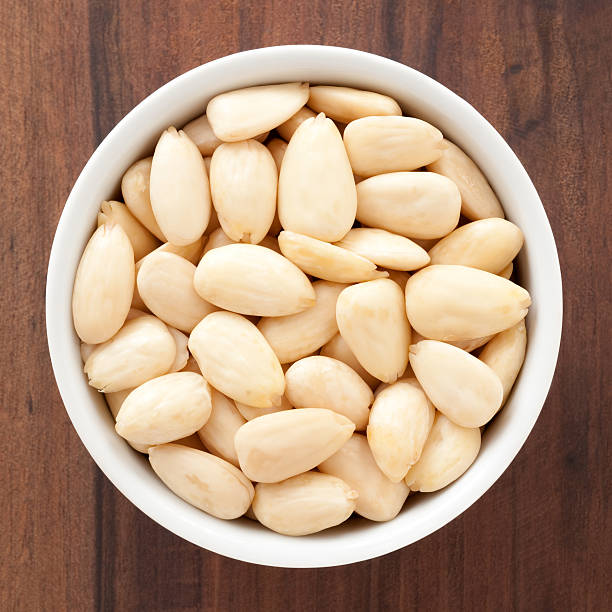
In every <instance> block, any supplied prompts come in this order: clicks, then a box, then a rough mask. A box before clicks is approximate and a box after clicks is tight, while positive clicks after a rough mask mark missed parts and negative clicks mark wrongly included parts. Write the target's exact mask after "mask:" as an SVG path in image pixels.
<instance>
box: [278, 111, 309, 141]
mask: <svg viewBox="0 0 612 612" xmlns="http://www.w3.org/2000/svg"><path fill="white" fill-rule="evenodd" d="M316 116H317V113H315V112H313V111H311V110H310V109H309V108H308V107H307V106H303V107H302V108H300V110H299V111H298V112H297V113H295V115H292V116H291V117H289V119H287V121H285V122H284V123H281V124H280V125H279V126H277V127H276V131H277V132H278V133H279V134H280V136H281V138H284V139H285V141H286V142H289V141H290V140H291V137H292V136H293V134H295V130H297V129H298V128H299V127H300V125H302V123H304V121H306V119H312V118H314V117H316Z"/></svg>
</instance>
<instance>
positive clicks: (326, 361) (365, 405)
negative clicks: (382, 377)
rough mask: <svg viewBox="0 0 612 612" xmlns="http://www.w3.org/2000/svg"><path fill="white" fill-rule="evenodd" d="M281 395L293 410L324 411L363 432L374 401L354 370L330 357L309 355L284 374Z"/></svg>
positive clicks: (369, 390)
mask: <svg viewBox="0 0 612 612" xmlns="http://www.w3.org/2000/svg"><path fill="white" fill-rule="evenodd" d="M285 385H286V387H285V393H286V395H287V399H288V400H289V403H290V404H291V405H292V406H294V407H295V408H327V409H328V410H333V411H334V412H337V413H338V414H342V415H344V416H345V417H346V418H347V419H350V420H351V421H352V422H353V423H354V424H355V429H357V430H358V431H360V430H365V428H366V425H367V424H368V417H369V415H370V404H371V403H372V400H373V398H374V395H373V393H372V389H370V387H368V385H367V384H366V383H365V382H364V381H363V380H362V379H361V378H360V377H359V374H357V372H355V370H353V369H351V368H350V367H349V366H347V365H346V364H345V363H343V362H342V361H338V360H337V359H332V358H331V357H322V356H320V355H313V356H312V357H305V358H304V359H300V360H299V361H296V362H295V363H294V364H293V365H292V366H291V367H290V368H289V369H288V370H287V371H286V372H285Z"/></svg>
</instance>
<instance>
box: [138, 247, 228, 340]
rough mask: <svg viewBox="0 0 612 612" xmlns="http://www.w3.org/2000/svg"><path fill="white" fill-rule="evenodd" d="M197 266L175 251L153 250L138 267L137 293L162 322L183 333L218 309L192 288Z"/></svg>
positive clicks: (189, 330)
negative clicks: (157, 251)
mask: <svg viewBox="0 0 612 612" xmlns="http://www.w3.org/2000/svg"><path fill="white" fill-rule="evenodd" d="M195 271H196V267H195V266H194V265H193V264H192V263H191V262H190V261H187V260H186V259H183V258H182V257H179V256H178V255H174V254H172V253H162V252H159V253H151V254H150V255H149V256H148V257H146V258H145V259H144V260H143V261H142V263H141V265H140V269H139V270H138V277H137V282H138V292H139V294H140V297H141V298H142V301H143V302H144V303H145V305H146V307H147V308H148V309H149V310H150V311H151V312H152V313H153V314H154V315H156V316H157V317H159V318H160V319H161V320H162V321H164V322H165V323H167V324H168V325H171V326H172V327H176V328H177V329H180V330H181V331H184V332H188V333H189V332H191V330H192V329H193V328H194V327H195V326H196V325H197V324H198V323H199V322H200V321H201V320H202V319H203V318H204V317H205V316H206V315H207V314H210V313H211V312H213V311H215V310H217V308H216V307H215V306H213V305H212V304H209V303H208V302H206V301H205V300H203V299H202V298H201V297H200V296H199V295H198V294H197V293H196V291H195V289H194V288H193V277H194V274H195Z"/></svg>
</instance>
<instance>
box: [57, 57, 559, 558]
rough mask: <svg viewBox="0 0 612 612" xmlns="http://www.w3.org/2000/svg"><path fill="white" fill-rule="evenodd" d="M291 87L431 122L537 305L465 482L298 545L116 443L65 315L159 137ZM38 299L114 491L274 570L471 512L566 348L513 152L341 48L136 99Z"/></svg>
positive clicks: (247, 62) (430, 87)
mask: <svg viewBox="0 0 612 612" xmlns="http://www.w3.org/2000/svg"><path fill="white" fill-rule="evenodd" d="M287 81H311V82H313V83H328V84H336V85H350V86H354V87H359V88H363V89H371V90H374V91H379V92H382V93H385V94H388V95H390V96H393V97H394V98H395V99H396V100H397V101H398V102H399V103H400V105H401V106H402V107H403V109H404V111H405V112H406V113H407V114H410V115H415V116H417V117H420V118H422V119H425V120H426V121H429V122H430V123H432V124H434V125H435V126H437V127H438V128H439V129H440V130H442V132H443V133H444V134H445V136H447V137H448V138H449V139H451V140H453V141H454V142H456V143H457V144H458V145H459V146H461V147H462V148H463V149H464V150H465V151H466V152H467V153H468V154H469V155H470V156H471V157H472V158H473V159H474V160H475V161H476V163H477V164H478V165H479V166H480V167H481V168H482V170H483V172H484V173H485V175H486V176H487V177H488V179H489V181H490V183H491V184H492V186H493V188H494V189H495V191H496V192H497V194H498V196H499V198H500V200H501V202H502V204H503V206H504V209H505V211H506V214H507V216H508V218H509V219H511V220H512V221H513V222H514V223H516V224H517V225H518V226H519V227H520V228H521V229H522V230H523V233H524V235H525V247H524V248H523V250H522V251H521V254H520V256H519V265H518V268H519V270H520V281H521V283H522V285H524V286H525V287H526V288H527V289H528V290H529V291H530V293H531V296H532V299H533V305H532V307H531V309H530V311H529V316H528V317H527V329H528V346H527V355H526V358H525V364H524V366H523V369H522V372H521V374H520V376H519V379H518V380H517V382H516V385H515V387H514V391H513V392H512V395H511V397H510V400H509V401H508V403H507V404H506V406H505V408H504V409H503V411H502V412H501V413H500V414H499V415H498V416H497V418H496V419H495V420H494V422H493V423H492V424H491V426H490V427H489V428H488V429H487V431H486V433H485V435H484V438H483V444H482V449H481V451H480V454H479V456H478V458H477V459H476V461H475V462H474V464H473V465H472V467H471V468H470V469H469V470H468V472H466V474H464V475H463V476H462V477H461V478H460V479H459V480H457V481H456V482H455V483H453V484H452V485H450V486H448V487H446V488H445V489H443V490H441V491H439V492H437V493H429V494H421V495H417V496H414V497H411V498H409V500H408V502H407V504H406V506H405V507H404V509H403V510H402V512H401V513H400V515H399V516H398V517H397V518H396V519H395V520H393V521H390V522H387V523H373V522H369V521H365V520H363V519H353V520H350V521H349V522H348V523H345V524H344V525H341V526H339V527H335V528H333V529H330V530H327V531H324V532H322V533H319V534H315V535H311V536H308V537H303V538H292V537H287V536H282V535H279V534H276V533H274V532H272V531H268V530H267V529H265V528H263V527H262V526H260V525H258V524H257V523H255V522H253V521H250V520H248V519H244V518H243V519H239V520H235V521H222V520H219V519H216V518H214V517H212V516H209V515H208V514H205V513H204V512H201V511H199V510H197V509H196V508H194V507H192V506H190V505H189V504H187V503H186V502H184V501H183V500H181V499H180V498H178V497H177V496H176V495H174V494H173V493H172V492H171V491H170V490H169V489H167V488H166V487H165V485H164V484H163V483H162V482H161V481H160V480H159V479H158V478H157V476H155V474H154V473H153V471H152V470H151V469H150V467H149V463H148V461H147V460H146V458H145V457H144V456H143V455H140V454H138V453H136V452H135V451H133V450H132V449H131V448H130V447H129V446H128V445H127V444H126V443H125V442H124V441H123V440H122V439H121V438H120V437H119V436H118V435H117V434H116V433H115V430H114V427H113V419H112V417H111V414H110V412H109V410H108V409H107V407H106V403H105V401H104V398H103V397H102V396H101V395H100V394H98V393H97V392H96V391H95V390H93V389H92V388H91V387H90V386H88V384H87V380H86V377H85V376H84V374H83V367H82V363H81V356H80V353H79V341H78V338H77V336H76V334H75V332H74V329H73V326H72V315H71V295H72V284H73V280H74V275H75V271H76V268H77V265H78V262H79V259H80V256H81V253H82V251H83V248H84V246H85V244H86V242H87V240H88V239H89V237H90V235H91V233H92V230H93V228H94V226H95V220H96V214H97V211H98V207H99V205H100V202H101V201H102V200H104V199H108V198H110V197H112V196H113V194H117V193H118V187H119V181H120V178H121V176H122V174H123V172H124V171H125V170H126V168H128V166H129V165H130V164H131V163H133V162H134V161H136V160H137V159H139V158H141V157H144V156H146V155H150V154H151V152H152V150H153V147H154V145H155V142H156V141H157V138H158V136H159V134H160V133H161V132H162V131H163V130H164V129H165V128H166V127H167V126H169V125H176V126H182V125H184V124H185V123H186V122H187V121H188V120H190V119H192V118H194V117H196V116H198V115H200V114H202V113H203V112H204V109H205V108H206V103H207V102H208V100H209V99H210V98H211V97H212V96H214V95H215V94H218V93H220V92H223V91H228V90H231V89H236V88H239V87H245V86H249V85H258V84H264V83H274V82H287ZM46 301H47V303H46V307H47V335H48V340H49V351H50V353H51V361H52V364H53V370H54V372H55V378H56V380H57V384H58V387H59V390H60V393H61V396H62V399H63V401H64V404H65V406H66V410H67V411H68V415H69V417H70V419H71V420H72V423H73V425H74V427H75V429H76V430H77V433H78V434H79V436H80V438H81V440H82V441H83V444H85V446H86V448H87V450H88V451H89V453H90V454H91V456H92V457H93V459H94V461H95V462H96V463H97V464H98V466H99V467H100V469H101V470H102V471H103V472H104V473H105V474H106V475H107V476H108V478H109V479H110V480H111V481H112V482H113V484H114V485H115V486H116V487H117V488H118V489H119V490H120V491H121V492H122V493H123V494H124V495H125V496H126V497H127V498H128V499H129V500H130V501H132V502H133V503H134V504H135V505H136V506H138V508H140V509H141V510H142V511H143V512H144V513H146V514H147V515H148V516H150V517H151V518H152V519H153V520H155V521H157V522H158V523H159V524H160V525H163V526H164V527H166V528H167V529H169V530H170V531H173V532H174V533H175V534H177V535H179V536H181V537H182V538H185V539H186V540H189V541H190V542H193V543H194V544H197V545H198V546H201V547H203V548H207V549H209V550H212V551H214V552H217V553H220V554H222V555H226V556H228V557H233V558H235V559H240V560H243V561H249V562H252V563H261V564H265V565H274V566H282V567H322V566H332V565H341V564H344V563H352V562H355V561H361V560H364V559H370V558H372V557H376V556H379V555H383V554H385V553H388V552H391V551H393V550H396V549H398V548H401V547H403V546H406V545H408V544H411V543H412V542H415V541H417V540H419V539H420V538H423V537H425V536H426V535H428V534H430V533H432V532H433V531H435V530H436V529H439V528H440V527H442V526H443V525H445V524H446V523H448V522H449V521H451V520H452V519H453V518H455V517H456V516H458V515H459V514H461V513H462V512H463V511H464V510H465V509H466V508H468V507H469V506H470V505H472V504H473V503H474V502H475V501H476V500H477V499H478V498H479V497H480V496H481V495H482V494H483V493H484V492H485V491H486V490H487V489H488V488H489V487H490V486H491V485H492V484H493V483H494V482H495V481H496V480H497V479H498V478H499V477H500V476H501V474H502V473H503V471H504V470H505V469H506V468H507V467H508V465H509V464H510V462H511V461H512V459H513V458H514V457H515V456H516V454H517V453H518V451H519V449H520V448H521V446H522V445H523V443H524V442H525V439H526V438H527V435H528V434H529V432H530V431H531V429H532V427H533V426H534V424H535V422H536V419H537V418H538V415H539V413H540V410H541V409H542V405H543V404H544V400H545V399H546V394H547V393H548V389H549V386H550V383H551V380H552V377H553V372H554V369H555V364H556V360H557V353H558V349H559V341H560V337H561V313H562V293H561V274H560V270H559V261H558V258H557V251H556V248H555V242H554V238H553V235H552V232H551V229H550V225H549V223H548V219H547V217H546V214H545V212H544V208H543V207H542V203H541V202H540V199H539V197H538V194H537V192H536V190H535V188H534V186H533V184H532V183H531V180H530V179H529V177H528V176H527V173H526V172H525V169H524V168H523V166H522V165H521V163H520V161H519V160H518V159H517V157H516V156H515V155H514V153H513V152H512V150H511V149H510V147H509V146H508V145H507V144H506V142H505V141H504V140H503V138H502V137H501V136H500V135H499V134H498V133H497V132H496V131H495V129H494V128H493V127H492V126H491V125H490V124H489V123H488V122H487V121H486V120H485V119H484V118H483V117H482V116H481V115H480V114H479V113H478V112H477V111H476V110H475V109H474V108H472V107H471V106H470V105H469V104H468V103H467V102H465V101H464V100H462V99H461V98H459V97H458V96H457V95H455V94H454V93H452V92H451V91H449V90H448V89H446V88H445V87H444V86H442V85H440V84H439V83H437V82H436V81H434V80H432V79H430V78H429V77H427V76H425V75H423V74H421V73H420V72H417V71H416V70H413V69H412V68H408V67H407V66H404V65H402V64H399V63H397V62H394V61H391V60H389V59H385V58H382V57H379V56H376V55H371V54H368V53H363V52H361V51H354V50H351V49H343V48H338V47H323V46H286V47H271V48H266V49H256V50H254V51H246V52H243V53H238V54H236V55H230V56H228V57H224V58H221V59H219V60H216V61H213V62H210V63H208V64H205V65H203V66H200V67H198V68H195V69H194V70H191V71H190V72H187V73H186V74H183V75H181V76H179V77H178V78H176V79H174V80H173V81H171V82H170V83H168V84H167V85H164V86H163V87H161V88H160V89H158V90H157V91H156V92H154V93H153V94H151V95H150V96H149V97H148V98H146V99H145V100H144V101H143V102H141V103H140V104H139V105H138V106H137V107H136V108H135V109H134V110H132V111H131V112H130V113H129V114H128V115H127V116H126V117H125V118H124V119H123V120H122V121H120V122H119V124H117V126H116V127H115V128H114V129H113V130H112V131H111V133H110V134H109V135H108V136H107V137H106V138H105V139H104V141H103V142H102V144H101V145H100V146H99V147H98V148H97V149H96V151H95V152H94V154H93V155H92V156H91V159H90V160H89V161H88V162H87V164H86V166H85V168H84V169H83V171H82V172H81V174H80V176H79V178H78V180H77V181H76V183H75V185H74V188H73V189H72V192H71V193H70V197H69V198H68V201H67V202H66V206H65V208H64V211H63V213H62V216H61V218H60V221H59V224H58V227H57V231H56V234H55V239H54V241H53V247H52V249H51V256H50V259H49V271H48V276H47V297H46Z"/></svg>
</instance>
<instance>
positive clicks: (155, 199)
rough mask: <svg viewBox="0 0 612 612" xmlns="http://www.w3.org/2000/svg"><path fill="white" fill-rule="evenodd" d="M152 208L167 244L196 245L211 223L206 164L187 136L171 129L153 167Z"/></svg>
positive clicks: (162, 141)
mask: <svg viewBox="0 0 612 612" xmlns="http://www.w3.org/2000/svg"><path fill="white" fill-rule="evenodd" d="M150 191H151V206H152V208H153V213H154V214H155V219H156V220H157V222H158V223H159V227H160V228H161V230H162V231H163V233H164V235H165V236H166V238H167V240H168V242H171V243H172V244H176V245H178V246H182V245H186V244H191V243H192V242H195V241H196V240H197V239H198V238H200V236H202V234H203V233H204V230H205V229H206V226H207V225H208V221H209V219H210V209H211V204H210V187H209V184H208V176H207V175H206V168H205V167H204V160H203V159H202V155H201V154H200V152H199V151H198V148H197V147H196V146H195V144H193V142H192V141H191V139H190V138H189V136H187V135H186V134H185V132H183V131H180V132H177V131H176V129H175V128H173V127H170V128H168V129H167V130H166V131H165V132H164V133H163V134H162V135H161V137H160V139H159V141H158V142H157V146H156V147H155V153H154V154H153V162H152V165H151V185H150Z"/></svg>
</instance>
